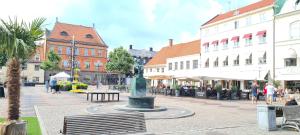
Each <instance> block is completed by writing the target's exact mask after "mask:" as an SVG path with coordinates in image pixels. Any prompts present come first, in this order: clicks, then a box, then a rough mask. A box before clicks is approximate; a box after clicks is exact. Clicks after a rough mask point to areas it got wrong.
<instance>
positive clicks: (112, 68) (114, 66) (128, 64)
mask: <svg viewBox="0 0 300 135" xmlns="http://www.w3.org/2000/svg"><path fill="white" fill-rule="evenodd" d="M108 59H109V61H108V62H107V63H106V65H105V66H106V70H107V71H109V72H114V73H118V78H119V83H118V84H119V85H120V83H121V75H122V74H127V73H130V71H131V70H132V67H133V64H134V60H133V57H132V56H131V55H130V54H129V53H128V51H127V50H125V49H124V48H123V47H119V48H115V49H114V50H113V51H112V52H110V53H109V55H108Z"/></svg>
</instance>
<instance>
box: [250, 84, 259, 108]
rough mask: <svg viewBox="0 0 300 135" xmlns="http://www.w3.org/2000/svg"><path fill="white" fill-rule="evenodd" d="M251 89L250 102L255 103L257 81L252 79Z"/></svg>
mask: <svg viewBox="0 0 300 135" xmlns="http://www.w3.org/2000/svg"><path fill="white" fill-rule="evenodd" d="M251 91H252V104H254V100H255V103H256V104H257V99H258V89H257V82H256V81H253V84H252V86H251Z"/></svg>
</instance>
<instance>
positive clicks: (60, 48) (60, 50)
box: [57, 46, 63, 54]
mask: <svg viewBox="0 0 300 135" xmlns="http://www.w3.org/2000/svg"><path fill="white" fill-rule="evenodd" d="M62 50H63V47H61V46H60V47H58V50H57V53H58V54H62Z"/></svg>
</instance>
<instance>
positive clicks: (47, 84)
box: [45, 80, 49, 93]
mask: <svg viewBox="0 0 300 135" xmlns="http://www.w3.org/2000/svg"><path fill="white" fill-rule="evenodd" d="M45 87H46V92H47V93H48V91H49V80H46V82H45Z"/></svg>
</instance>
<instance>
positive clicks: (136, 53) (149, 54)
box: [128, 45, 156, 65]
mask: <svg viewBox="0 0 300 135" xmlns="http://www.w3.org/2000/svg"><path fill="white" fill-rule="evenodd" d="M128 52H129V54H130V55H131V56H132V57H133V58H134V59H137V58H138V59H142V60H143V63H144V65H145V64H146V63H148V62H149V61H150V60H151V59H152V58H153V57H154V56H155V54H156V51H153V48H152V47H150V48H149V50H145V49H134V48H133V45H129V49H128Z"/></svg>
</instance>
